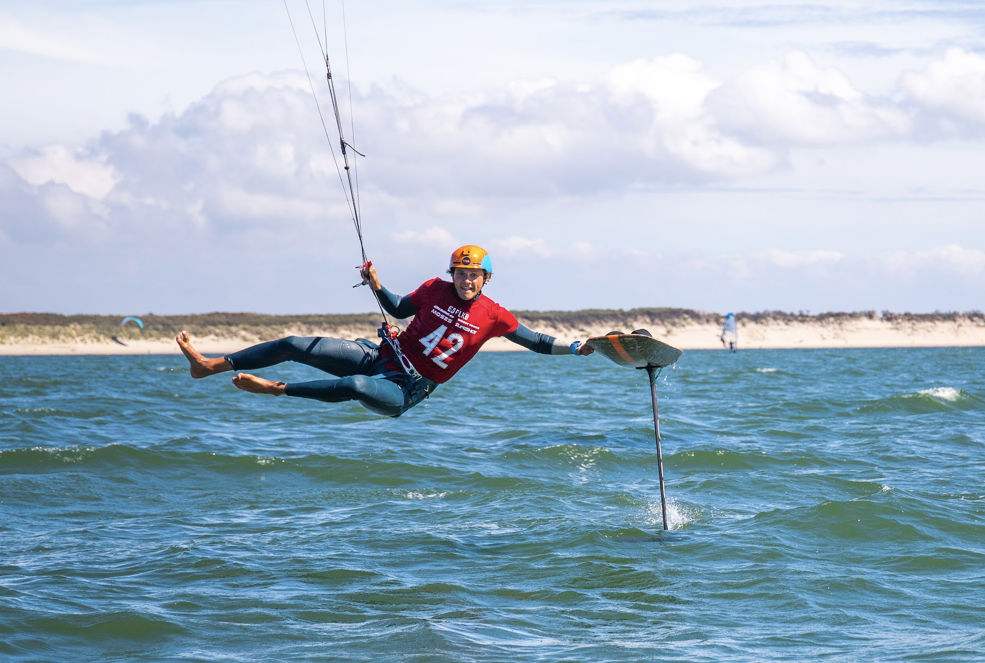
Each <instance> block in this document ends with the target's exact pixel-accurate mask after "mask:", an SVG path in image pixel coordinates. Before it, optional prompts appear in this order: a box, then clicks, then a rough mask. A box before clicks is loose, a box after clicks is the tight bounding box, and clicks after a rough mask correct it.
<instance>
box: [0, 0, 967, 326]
mask: <svg viewBox="0 0 985 663" xmlns="http://www.w3.org/2000/svg"><path fill="white" fill-rule="evenodd" d="M287 6H288V8H289V9H290V14H291V17H292V18H293V19H294V22H295V24H296V26H297V30H298V35H299V37H300V39H301V40H302V41H301V43H302V47H301V51H302V53H303V54H304V60H305V61H306V62H307V66H308V68H309V69H310V71H311V74H312V76H313V77H314V80H315V83H316V93H317V95H318V97H319V99H320V101H321V103H322V111H323V113H325V116H326V120H327V121H330V120H331V118H330V116H329V108H328V97H327V93H326V91H325V90H324V89H323V87H324V86H323V80H324V68H323V67H322V65H321V64H320V62H319V60H320V53H319V49H318V46H317V44H316V42H315V29H314V28H313V27H312V25H311V22H310V20H309V19H308V14H307V10H306V9H305V5H304V3H299V2H296V1H295V0H288V2H287ZM311 6H312V10H313V12H314V14H315V15H316V23H317V25H318V31H319V32H321V31H322V30H323V28H327V35H323V38H325V40H326V43H327V44H328V52H329V56H330V57H331V58H332V62H333V69H334V73H335V76H336V81H337V87H338V89H339V90H340V92H341V94H342V95H343V102H344V108H343V110H344V112H345V114H346V122H347V126H348V122H349V120H350V116H351V121H352V123H353V124H352V126H353V129H354V131H353V133H354V139H353V142H354V143H355V145H356V147H357V148H358V149H359V150H360V151H362V152H364V153H365V154H366V158H365V159H359V162H358V173H359V182H360V201H361V208H362V215H363V224H364V234H365V240H366V245H367V246H366V248H367V251H368V253H369V255H370V257H371V258H372V259H373V260H374V261H375V263H376V264H377V267H378V269H379V273H380V276H381V278H382V279H383V282H384V283H385V284H386V285H387V286H388V287H389V288H390V289H391V290H394V291H395V292H401V293H403V292H408V291H410V290H411V289H413V288H414V287H416V286H417V285H418V284H419V283H420V282H422V281H423V280H424V279H426V278H429V277H431V276H436V275H440V274H442V273H443V271H444V265H445V264H446V263H447V256H448V253H449V252H450V251H451V249H453V248H455V247H456V246H458V245H459V244H464V243H477V244H481V245H483V246H485V247H486V248H488V249H489V250H490V252H491V253H492V255H493V261H494V264H495V269H496V274H495V277H494V279H493V280H492V282H491V283H490V285H489V286H488V290H487V293H488V294H490V295H491V296H492V297H493V298H494V299H497V300H498V301H500V302H501V303H503V304H505V305H507V306H508V307H510V308H514V309H539V310H555V309H568V310H570V309H580V308H633V307H638V306H645V307H651V306H672V307H685V308H694V309H698V310H702V311H711V312H724V311H730V310H735V311H762V310H787V311H811V312H814V313H819V312H823V311H856V310H876V311H882V310H891V311H896V312H904V311H912V312H932V311H936V310H940V311H950V310H958V311H970V310H981V309H983V308H985V307H983V303H982V299H983V296H985V214H983V212H985V206H983V203H985V177H983V176H982V173H983V172H985V149H983V148H985V13H983V12H982V11H981V9H980V6H979V4H978V3H977V2H951V1H947V0H944V1H936V2H923V1H916V2H905V1H903V2H899V1H893V2H890V1H888V0H887V1H883V0H867V1H862V0H859V1H848V0H821V1H818V2H813V3H799V2H798V3H794V2H778V1H772V2H771V1H767V0H764V1H752V0H734V1H729V2H724V1H718V2H716V1H714V0H711V1H709V2H694V3H688V2H662V1H650V2H642V1H637V2H633V1H629V2H620V1H618V0H614V1H613V0H604V1H603V0H569V1H565V2H549V1H548V2H530V1H529V0H526V1H524V2H514V1H512V0H496V1H488V2H486V1H483V0H474V1H470V2H451V1H444V2H438V1H434V0H431V1H428V0H424V1H422V2H415V3H406V2H397V1H391V0H382V1H379V2H373V1H369V0H367V1H365V2H359V3H355V2H350V3H349V4H348V5H346V6H345V7H344V12H345V21H344V25H345V27H346V30H345V31H344V32H343V31H342V30H341V26H342V25H343V21H342V5H341V4H339V3H338V2H337V0H329V1H328V2H326V10H327V11H326V14H327V17H326V18H325V19H323V18H322V4H321V3H320V2H312V3H311ZM0 89H2V90H3V95H4V99H5V101H4V103H3V104H0V265H2V267H0V270H2V279H0V311H4V312H13V311H54V312H61V313H107V314H117V313H118V314H140V313H148V312H153V313H158V314H176V313H195V312H207V311H258V312H269V313H309V312H320V311H324V312H355V311H370V310H373V309H374V308H375V305H374V303H373V300H372V298H371V296H370V294H369V293H368V291H367V290H366V289H365V288H355V289H354V288H352V287H351V286H352V284H353V283H355V281H356V280H357V279H356V271H355V269H354V268H355V266H356V265H357V264H358V263H359V245H358V242H357V239H356V235H355V231H354V229H353V224H352V220H351V218H350V216H349V215H348V213H347V210H346V208H345V199H344V196H343V193H342V188H341V185H340V183H339V178H338V175H337V172H336V170H335V166H334V165H333V163H332V158H333V157H332V152H331V150H330V146H329V143H328V141H326V139H325V136H324V134H323V132H322V128H321V125H320V119H319V114H318V111H317V108H316V106H315V103H314V101H313V99H312V94H311V92H310V90H309V88H308V82H307V79H306V77H305V73H304V69H303V66H302V59H301V55H300V54H299V52H298V47H297V45H296V44H295V41H294V36H293V34H292V30H291V25H290V23H289V21H288V13H287V12H286V11H285V6H284V3H283V2H282V1H276V0H266V1H263V2H259V1H252V0H239V1H236V2H231V1H230V2H218V1H208V0H199V1H196V2H182V1H176V0H167V1H160V2H158V1H135V0H128V1H126V2H124V1H122V0H113V1H111V0H104V1H100V0H76V1H69V0H60V1H55V0H29V1H26V0H24V1H22V0H8V1H6V2H4V3H3V5H2V6H0Z"/></svg>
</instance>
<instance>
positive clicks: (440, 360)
mask: <svg viewBox="0 0 985 663" xmlns="http://www.w3.org/2000/svg"><path fill="white" fill-rule="evenodd" d="M448 273H449V274H451V277H452V280H451V281H445V280H443V279H441V278H433V279H430V280H429V281H426V282H425V283H423V284H422V285H421V286H420V287H418V288H417V289H416V290H415V291H414V292H412V293H410V294H409V295H403V296H401V295H395V294H394V293H392V292H390V291H389V290H387V289H386V288H384V287H383V285H382V284H381V283H380V280H379V277H378V276H377V274H376V268H375V267H373V265H372V263H370V262H367V263H366V264H365V265H364V266H363V267H362V269H361V270H360V274H361V275H362V277H363V279H364V280H365V282H367V283H368V284H369V285H370V287H371V288H372V289H373V291H374V292H375V293H376V296H377V298H378V299H379V302H380V304H381V306H382V307H383V308H384V309H386V311H387V312H388V313H389V314H391V315H393V316H395V317H397V318H409V317H411V316H413V319H412V320H411V322H410V324H409V325H408V326H407V329H405V330H404V331H402V332H400V333H399V335H396V337H395V338H388V336H387V334H386V333H385V331H384V332H383V333H381V338H382V342H381V343H380V344H379V345H378V346H377V345H376V344H375V343H371V342H369V341H366V340H365V339H359V340H357V341H348V340H344V339H339V338H325V337H297V336H288V337H286V338H282V339H279V340H276V341H267V342H264V343H260V344H258V345H254V346H252V347H249V348H246V349H244V350H240V351H238V352H234V353H232V354H229V355H226V356H224V357H205V356H204V355H202V354H201V353H200V352H198V350H196V349H195V348H194V347H193V346H192V344H191V339H190V337H189V336H188V333H187V332H184V331H183V332H181V333H180V334H178V337H177V339H176V340H177V342H178V346H179V347H180V348H181V351H182V353H183V354H184V355H185V357H186V358H187V359H188V363H189V369H190V371H191V375H192V377H193V378H203V377H206V376H209V375H214V374H216V373H223V372H225V371H234V370H235V371H243V370H253V369H257V368H265V367H267V366H273V365H275V364H280V363H282V362H285V361H295V362H298V363H302V364H306V365H308V366H313V367H315V368H319V369H321V370H323V371H325V372H327V373H331V374H332V375H334V376H336V377H335V378H333V379H325V380H314V381H309V382H291V383H287V382H280V381H272V380H267V379H265V378H261V377H257V376H255V375H251V374H250V373H242V372H240V373H238V374H237V375H236V376H235V377H234V378H233V384H234V385H236V386H237V387H238V388H240V389H242V390H243V391H248V392H251V393H257V394H272V395H275V396H279V395H282V394H287V395H288V396H300V397H302V398H313V399H316V400H320V401H325V402H329V403H338V402H342V401H350V400H355V401H359V402H360V403H361V404H362V405H364V406H365V407H367V408H368V409H370V410H373V411H375V412H379V413H381V414H385V415H388V416H392V417H398V416H400V415H401V414H403V413H404V412H405V411H407V410H408V409H409V408H411V407H413V406H414V405H416V404H418V403H420V402H421V401H422V400H424V398H426V397H427V396H429V395H430V394H431V393H432V392H433V391H434V389H435V388H436V387H437V386H438V385H439V384H442V383H444V382H447V381H448V380H449V379H450V378H451V377H452V376H453V375H454V374H455V373H456V372H458V370H459V369H461V368H462V366H464V365H465V364H466V363H467V362H468V361H469V360H470V359H472V358H473V357H474V356H475V354H476V353H477V352H478V351H479V348H480V347H481V346H482V344H483V343H485V342H486V341H488V340H489V339H491V338H496V337H499V336H504V337H506V338H507V339H509V340H510V341H513V342H514V343H517V344H519V345H521V346H523V347H525V348H527V349H529V350H533V351H534V352H539V353H541V354H552V355H560V354H575V355H587V354H591V353H592V348H591V346H590V345H589V344H588V343H581V342H580V341H575V342H573V343H568V342H566V341H560V340H558V339H556V338H554V337H553V336H548V335H547V334H542V333H539V332H535V331H532V330H531V329H529V328H528V327H526V326H525V325H522V324H520V323H519V321H518V320H517V319H516V317H515V316H514V315H513V314H512V313H511V312H510V311H508V310H507V309H505V308H504V307H502V306H500V305H499V304H497V303H496V302H494V301H493V300H492V299H490V298H489V297H488V296H486V295H484V294H483V293H482V289H483V287H485V285H486V284H488V283H489V280H490V278H491V277H492V260H491V258H490V257H489V254H488V253H487V252H486V251H485V249H483V248H481V247H479V246H475V245H472V244H468V245H465V246H462V247H459V248H458V249H455V251H454V252H453V253H452V254H451V260H450V261H449V267H448ZM384 328H386V325H384Z"/></svg>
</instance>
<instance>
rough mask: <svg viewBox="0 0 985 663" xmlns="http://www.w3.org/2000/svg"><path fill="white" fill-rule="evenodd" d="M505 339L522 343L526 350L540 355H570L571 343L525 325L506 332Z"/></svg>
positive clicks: (518, 343)
mask: <svg viewBox="0 0 985 663" xmlns="http://www.w3.org/2000/svg"><path fill="white" fill-rule="evenodd" d="M505 338H507V339H509V340H511V341H513V342H514V343H516V344H517V345H522V346H523V347H525V348H527V349H528V350H533V351H534V352H539V353H540V354H542V355H570V354H571V344H570V343H565V342H564V341H559V340H558V339H556V338H554V337H553V336H548V335H547V334H541V333H540V332H535V331H533V330H532V329H530V328H529V327H527V326H526V325H523V324H521V325H519V326H518V327H517V328H516V330H515V331H511V332H510V333H509V334H506V337H505Z"/></svg>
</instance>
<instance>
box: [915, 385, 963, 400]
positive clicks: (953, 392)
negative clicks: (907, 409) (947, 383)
mask: <svg viewBox="0 0 985 663" xmlns="http://www.w3.org/2000/svg"><path fill="white" fill-rule="evenodd" d="M919 393H920V395H921V396H930V397H931V398H936V399H938V400H942V401H948V402H950V403H953V402H955V401H956V400H958V399H959V398H961V390H960V389H955V388H954V387H934V388H933V389H924V390H923V391H921V392H919Z"/></svg>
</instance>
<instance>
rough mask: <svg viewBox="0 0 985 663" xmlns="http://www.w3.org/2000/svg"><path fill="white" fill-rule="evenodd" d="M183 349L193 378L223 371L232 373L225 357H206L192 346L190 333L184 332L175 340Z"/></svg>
mask: <svg viewBox="0 0 985 663" xmlns="http://www.w3.org/2000/svg"><path fill="white" fill-rule="evenodd" d="M174 340H175V341H177V342H178V347H179V348H181V353H182V354H183V355H185V359H187V360H188V371H189V372H190V373H191V374H192V377H193V378H204V377H206V376H209V375H215V374H216V373H222V372H223V371H231V370H233V367H232V366H230V365H229V362H228V361H226V358H225V357H206V356H204V355H203V354H202V353H201V352H199V351H198V350H196V349H195V348H194V347H193V346H192V339H191V337H190V336H189V335H188V332H186V331H182V332H179V333H178V335H177V336H176V337H175V339H174Z"/></svg>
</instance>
